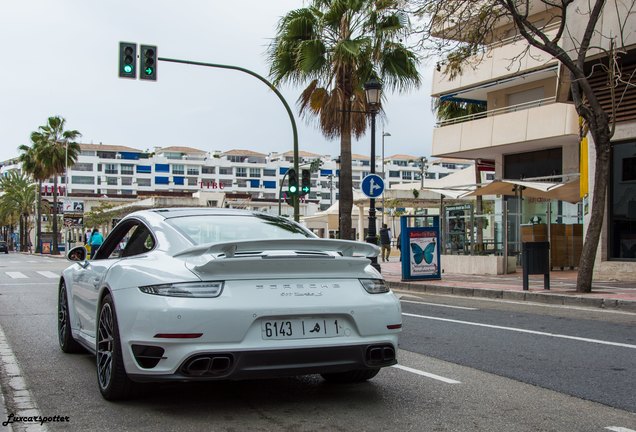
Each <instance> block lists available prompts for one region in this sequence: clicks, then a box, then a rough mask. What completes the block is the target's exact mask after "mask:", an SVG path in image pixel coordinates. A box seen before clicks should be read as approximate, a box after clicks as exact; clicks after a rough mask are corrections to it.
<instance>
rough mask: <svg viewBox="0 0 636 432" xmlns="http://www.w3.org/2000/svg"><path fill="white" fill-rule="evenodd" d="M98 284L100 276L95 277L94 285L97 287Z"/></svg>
mask: <svg viewBox="0 0 636 432" xmlns="http://www.w3.org/2000/svg"><path fill="white" fill-rule="evenodd" d="M97 285H99V279H98V278H95V279H93V286H94V287H95V288H97Z"/></svg>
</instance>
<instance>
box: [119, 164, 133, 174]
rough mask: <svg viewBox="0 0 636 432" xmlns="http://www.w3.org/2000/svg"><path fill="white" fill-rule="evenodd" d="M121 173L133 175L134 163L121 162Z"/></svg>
mask: <svg viewBox="0 0 636 432" xmlns="http://www.w3.org/2000/svg"><path fill="white" fill-rule="evenodd" d="M121 174H122V175H133V174H134V165H130V164H121Z"/></svg>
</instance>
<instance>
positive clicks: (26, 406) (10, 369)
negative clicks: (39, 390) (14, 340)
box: [0, 327, 48, 432]
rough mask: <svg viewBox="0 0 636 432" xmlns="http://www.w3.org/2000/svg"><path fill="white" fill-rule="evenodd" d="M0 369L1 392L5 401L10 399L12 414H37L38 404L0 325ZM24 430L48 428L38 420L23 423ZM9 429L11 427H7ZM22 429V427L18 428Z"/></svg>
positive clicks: (44, 431)
mask: <svg viewBox="0 0 636 432" xmlns="http://www.w3.org/2000/svg"><path fill="white" fill-rule="evenodd" d="M0 370H1V371H2V376H3V378H4V380H3V381H4V382H3V384H4V383H5V382H6V383H8V385H6V386H5V385H3V388H2V390H3V393H4V398H5V401H10V403H9V404H8V405H11V406H13V407H16V408H15V410H14V411H12V414H14V415H15V416H16V417H33V416H38V415H39V410H38V406H37V405H36V403H35V400H34V399H33V397H32V395H31V392H30V391H29V389H28V388H27V385H26V381H25V380H24V376H23V374H22V370H21V369H20V364H19V363H18V360H17V359H16V358H15V355H14V354H13V351H12V350H11V346H10V345H9V343H8V342H7V338H6V337H5V335H4V331H3V330H2V328H1V327H0ZM23 424H24V425H25V426H26V428H25V430H28V431H33V432H46V431H48V428H47V427H46V425H44V424H40V422H37V421H34V422H28V423H27V422H25V423H23ZM9 429H10V430H11V428H9ZM20 430H22V428H20Z"/></svg>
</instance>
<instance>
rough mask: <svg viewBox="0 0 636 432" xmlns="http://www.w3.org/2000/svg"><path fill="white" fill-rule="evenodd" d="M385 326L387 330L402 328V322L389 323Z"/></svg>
mask: <svg viewBox="0 0 636 432" xmlns="http://www.w3.org/2000/svg"><path fill="white" fill-rule="evenodd" d="M386 328H388V329H389V330H395V329H399V328H402V324H391V325H388V326H386Z"/></svg>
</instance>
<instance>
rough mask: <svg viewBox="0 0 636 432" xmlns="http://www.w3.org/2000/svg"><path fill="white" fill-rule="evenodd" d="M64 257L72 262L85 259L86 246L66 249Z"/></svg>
mask: <svg viewBox="0 0 636 432" xmlns="http://www.w3.org/2000/svg"><path fill="white" fill-rule="evenodd" d="M66 259H68V260H69V261H74V262H80V261H86V248H85V247H84V246H77V247H74V248H73V249H71V250H70V251H68V255H66Z"/></svg>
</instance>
